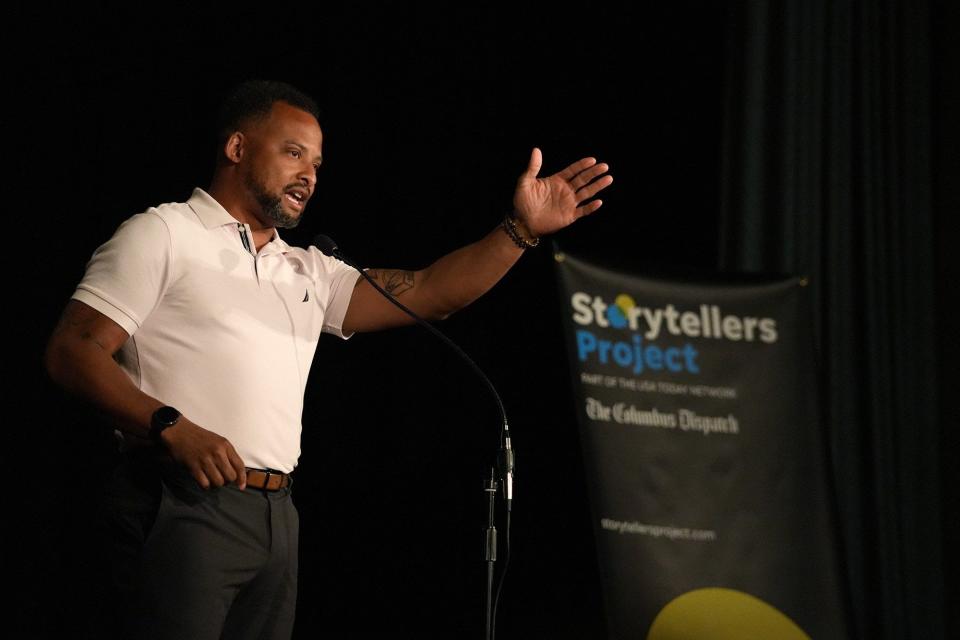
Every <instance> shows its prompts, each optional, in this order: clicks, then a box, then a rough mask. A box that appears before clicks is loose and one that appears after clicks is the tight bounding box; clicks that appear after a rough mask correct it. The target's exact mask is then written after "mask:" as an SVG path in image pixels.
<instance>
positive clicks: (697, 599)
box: [647, 588, 810, 640]
mask: <svg viewBox="0 0 960 640" xmlns="http://www.w3.org/2000/svg"><path fill="white" fill-rule="evenodd" d="M647 640H810V636H808V635H807V634H806V633H804V632H803V630H802V629H801V628H800V627H798V626H797V624H796V623H795V622H794V621H793V620H791V619H790V618H788V617H787V616H785V615H784V614H782V613H780V612H779V611H777V610H776V609H775V608H773V607H771V606H770V605H769V604H767V603H766V602H764V601H763V600H760V599H759V598H756V597H754V596H751V595H750V594H747V593H743V592H742V591H735V590H733V589H721V588H711V589H697V590H696V591H690V592H688V593H685V594H683V595H682V596H679V597H677V598H674V599H673V600H672V601H671V602H670V603H669V604H667V606H665V607H664V608H663V609H662V610H661V611H660V613H659V614H657V617H656V619H654V621H653V624H652V625H650V631H649V632H648V633H647Z"/></svg>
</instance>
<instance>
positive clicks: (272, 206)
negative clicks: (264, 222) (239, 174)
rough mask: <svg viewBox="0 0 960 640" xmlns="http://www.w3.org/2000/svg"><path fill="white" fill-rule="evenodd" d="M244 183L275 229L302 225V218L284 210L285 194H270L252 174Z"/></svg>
mask: <svg viewBox="0 0 960 640" xmlns="http://www.w3.org/2000/svg"><path fill="white" fill-rule="evenodd" d="M243 182H244V184H245V185H246V187H247V188H248V189H249V190H250V193H252V194H253V197H254V199H255V200H256V201H257V204H259V205H260V209H261V211H263V215H264V217H266V218H267V219H268V220H270V221H271V222H272V223H273V226H274V227H279V228H281V229H293V228H294V227H295V226H297V225H298V224H300V216H294V215H291V214H289V213H287V212H286V211H285V210H284V208H283V201H282V198H283V194H281V195H279V196H277V195H274V194H272V193H270V191H269V190H268V189H267V187H266V186H265V185H264V184H263V183H261V182H259V181H258V180H257V178H256V177H255V176H254V175H253V174H251V173H248V174H247V175H245V176H244V178H243Z"/></svg>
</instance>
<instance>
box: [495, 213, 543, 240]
mask: <svg viewBox="0 0 960 640" xmlns="http://www.w3.org/2000/svg"><path fill="white" fill-rule="evenodd" d="M501 226H502V227H503V230H504V231H505V232H506V233H507V235H508V236H510V239H511V240H513V243H514V244H515V245H517V246H518V247H520V248H521V249H533V248H534V247H536V246H537V245H538V244H540V238H534V239H533V240H527V239H526V238H524V237H523V236H522V235H521V234H520V232H519V231H518V230H517V223H516V221H515V220H514V219H513V216H512V215H510V214H507V215H505V216H504V217H503V223H502V224H501Z"/></svg>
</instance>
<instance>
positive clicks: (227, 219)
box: [187, 187, 290, 253]
mask: <svg viewBox="0 0 960 640" xmlns="http://www.w3.org/2000/svg"><path fill="white" fill-rule="evenodd" d="M187 204H189V205H190V208H191V209H193V211H194V213H196V214H197V217H198V218H200V222H202V223H203V226H204V227H206V228H207V229H214V228H217V227H222V226H223V225H225V224H237V223H238V222H239V221H238V220H237V219H236V218H234V217H233V216H232V215H230V212H229V211H227V210H226V209H224V208H223V205H221V204H220V203H219V202H217V200H216V199H215V198H214V197H213V196H211V195H210V194H209V193H207V192H206V191H204V190H203V189H201V188H200V187H197V188H195V189H194V190H193V194H192V195H191V196H190V199H189V200H187ZM289 250H290V245H288V244H287V243H286V242H284V241H283V239H282V238H281V237H280V234H279V233H277V229H276V227H274V229H273V236H272V237H271V238H270V241H269V242H267V244H265V245H263V248H261V249H260V252H261V253H283V252H286V251H289Z"/></svg>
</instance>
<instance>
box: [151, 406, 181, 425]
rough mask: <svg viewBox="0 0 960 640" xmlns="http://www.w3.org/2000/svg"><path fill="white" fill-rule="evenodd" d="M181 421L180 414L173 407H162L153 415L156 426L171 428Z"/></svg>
mask: <svg viewBox="0 0 960 640" xmlns="http://www.w3.org/2000/svg"><path fill="white" fill-rule="evenodd" d="M179 419H180V412H179V411H177V410H176V409H174V408H173V407H160V408H159V409H157V410H156V411H155V412H154V414H153V421H154V424H162V425H166V426H170V425H172V424H175V423H176V422H177V420H179Z"/></svg>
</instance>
